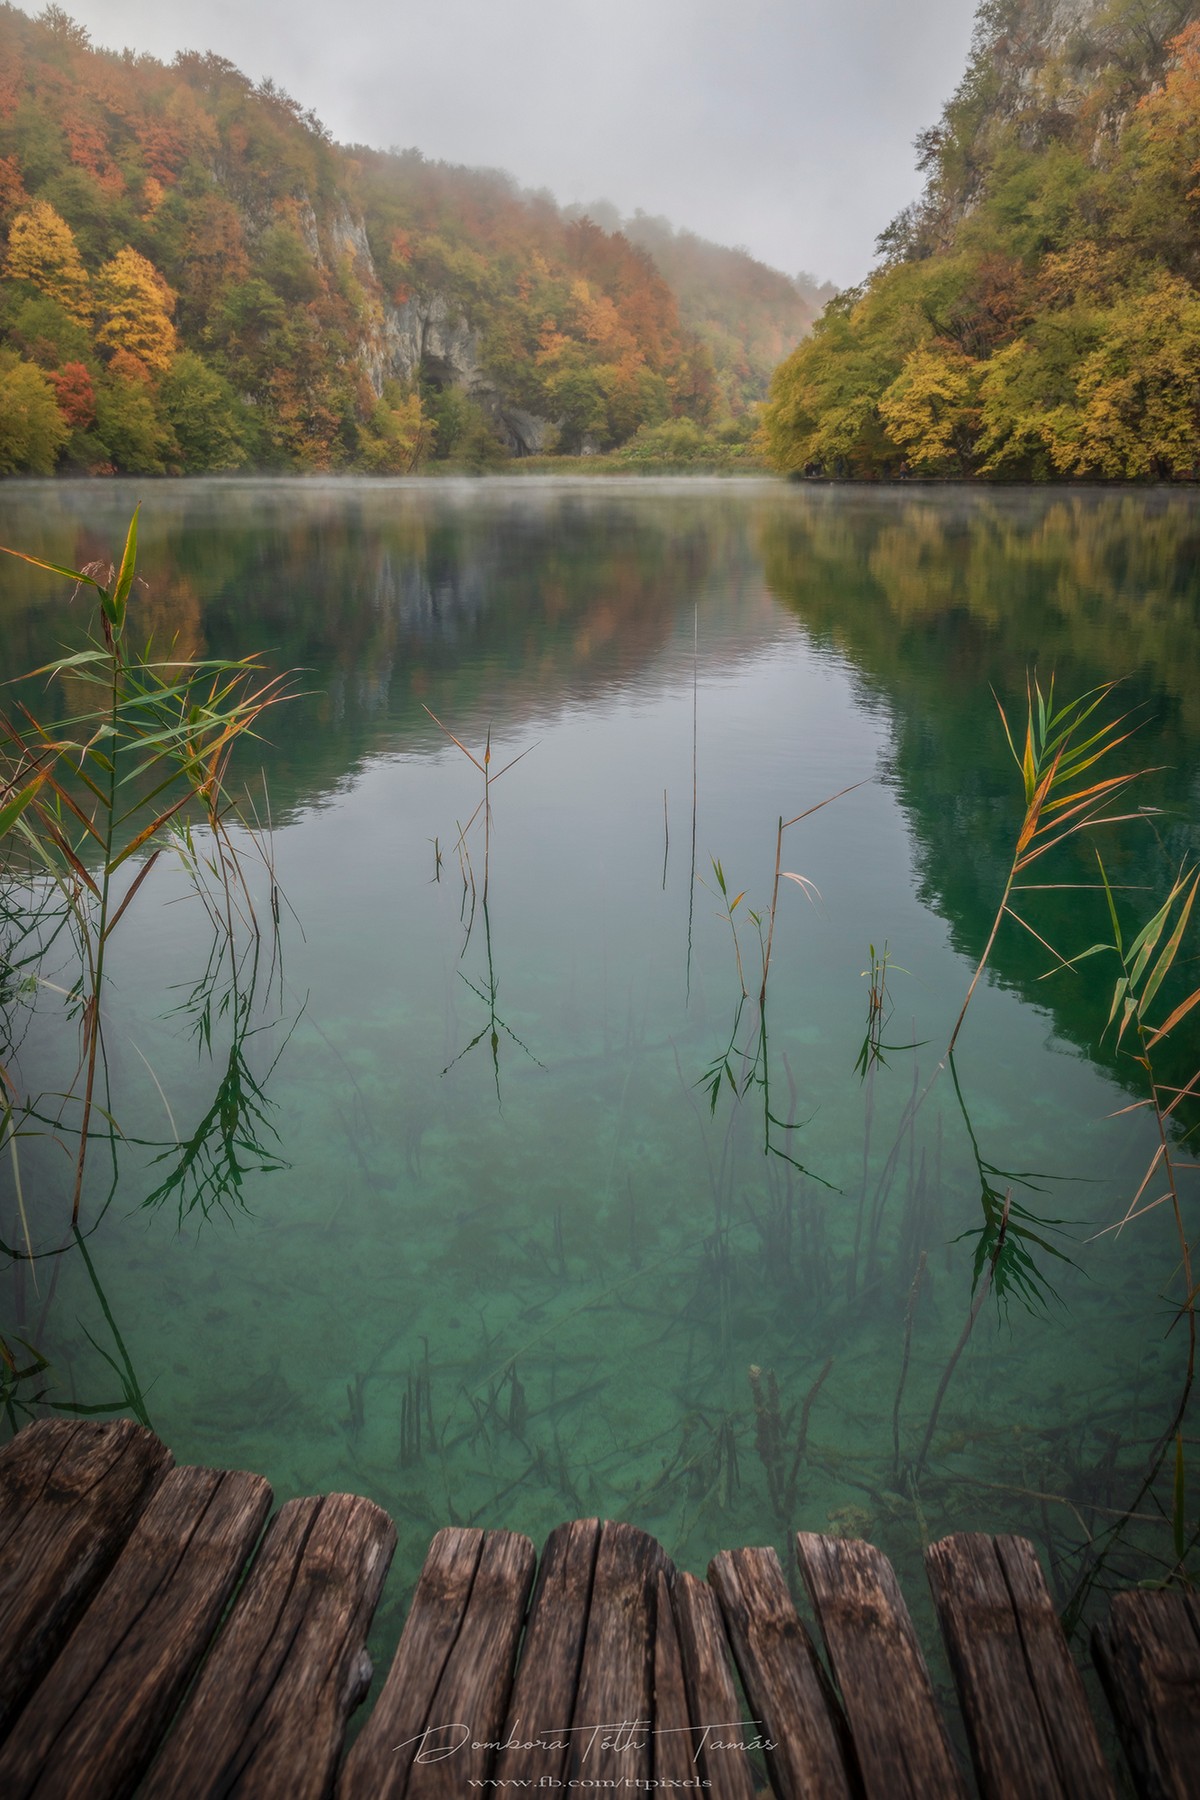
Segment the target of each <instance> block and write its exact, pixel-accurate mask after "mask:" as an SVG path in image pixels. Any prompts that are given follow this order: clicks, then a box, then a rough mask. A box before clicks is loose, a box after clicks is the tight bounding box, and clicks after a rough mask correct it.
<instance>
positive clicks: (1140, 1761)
mask: <svg viewBox="0 0 1200 1800" xmlns="http://www.w3.org/2000/svg"><path fill="white" fill-rule="evenodd" d="M270 1505H271V1493H270V1489H269V1488H268V1486H267V1484H266V1482H265V1481H264V1480H263V1479H262V1478H261V1477H260V1476H257V1475H247V1474H238V1473H232V1472H229V1471H216V1470H212V1469H199V1468H194V1469H193V1468H184V1469H179V1468H174V1467H173V1466H172V1459H171V1456H170V1453H169V1452H168V1451H167V1450H166V1448H165V1447H164V1446H163V1445H162V1444H160V1443H159V1442H158V1440H157V1439H156V1438H155V1437H153V1436H152V1435H151V1433H149V1432H148V1431H145V1430H143V1429H142V1428H141V1427H139V1426H137V1425H134V1424H132V1423H130V1422H129V1421H128V1420H118V1421H115V1422H105V1423H102V1424H96V1423H91V1422H85V1421H75V1420H72V1421H45V1422H39V1423H37V1424H33V1425H30V1426H28V1427H26V1429H25V1430H23V1431H22V1432H20V1433H19V1434H18V1436H17V1437H16V1438H15V1439H14V1440H13V1442H12V1443H11V1444H9V1445H8V1447H7V1448H6V1449H5V1450H4V1451H3V1453H0V1795H2V1796H3V1797H4V1800H25V1797H26V1796H29V1797H33V1796H36V1797H38V1800H75V1797H78V1800H107V1797H108V1796H110V1795H126V1794H133V1793H134V1792H135V1791H136V1792H137V1793H138V1794H139V1795H141V1796H144V1797H146V1800H208V1797H210V1796H234V1795H237V1796H246V1797H249V1796H254V1797H255V1800H258V1797H260V1796H261V1797H269V1800H276V1797H278V1800H309V1797H311V1800H318V1797H319V1796H326V1795H335V1794H336V1796H337V1797H338V1800H388V1797H391V1796H400V1795H405V1796H421V1797H424V1796H451V1795H456V1796H470V1795H472V1794H473V1793H476V1792H478V1791H480V1790H481V1789H483V1790H485V1791H491V1792H493V1793H494V1792H496V1791H497V1790H498V1789H502V1788H504V1787H508V1786H519V1787H534V1788H537V1789H538V1790H539V1791H544V1792H546V1793H553V1792H554V1791H555V1790H560V1791H564V1793H565V1790H567V1789H570V1788H574V1789H575V1790H576V1791H577V1792H578V1791H579V1790H581V1789H593V1790H595V1789H597V1788H599V1789H605V1790H610V1791H611V1790H616V1791H619V1792H625V1793H628V1794H629V1795H630V1796H635V1795H644V1794H647V1793H652V1792H660V1791H664V1790H670V1789H678V1790H682V1791H684V1792H688V1791H692V1790H699V1791H700V1792H701V1793H704V1794H707V1795H711V1796H713V1797H715V1800H750V1796H752V1795H753V1794H755V1793H756V1792H759V1791H762V1789H763V1787H764V1785H765V1784H769V1787H770V1790H771V1791H773V1792H774V1793H775V1794H778V1795H781V1796H785V1797H788V1800H792V1797H795V1800H801V1797H806V1800H807V1797H809V1796H815V1797H818V1800H824V1797H825V1796H830V1797H831V1800H832V1797H834V1796H851V1795H855V1796H861V1795H865V1796H870V1797H871V1800H909V1797H911V1800H940V1797H941V1796H962V1795H965V1794H966V1793H967V1792H968V1791H969V1786H968V1777H967V1776H965V1775H964V1772H963V1771H962V1770H961V1769H960V1767H959V1764H958V1759H957V1757H956V1754H955V1752H954V1749H953V1748H952V1745H951V1742H950V1738H949V1736H948V1734H947V1731H946V1728H945V1724H944V1722H943V1719H942V1717H941V1714H940V1712H939V1709H938V1705H937V1701H936V1699H935V1696H934V1692H933V1688H932V1686H931V1683H930V1679H929V1675H928V1673H927V1670H926V1667H925V1662H924V1658H923V1656H922V1654H921V1650H920V1647H919V1645H918V1643H917V1639H916V1636H915V1633H914V1631H913V1627H912V1624H911V1621H910V1619H909V1615H908V1610H907V1608H906V1606H905V1603H904V1600H903V1597H902V1595H901V1593H900V1590H899V1587H898V1585H897V1583H896V1579H895V1576H894V1575H893V1573H892V1569H891V1567H890V1565H889V1563H888V1562H887V1560H886V1558H885V1557H883V1556H882V1555H881V1554H880V1552H879V1551H877V1550H875V1549H873V1548H872V1547H871V1545H869V1544H866V1543H862V1542H856V1541H853V1540H846V1539H841V1538H829V1537H820V1536H817V1535H815V1534H812V1533H807V1532H802V1533H800V1534H799V1536H798V1538H797V1542H796V1553H797V1556H798V1558H799V1565H800V1570H801V1573H802V1574H803V1578H804V1581H805V1584H806V1586H807V1588H808V1591H809V1594H810V1596H811V1598H812V1603H813V1611H814V1614H815V1617H816V1619H817V1621H818V1624H819V1627H820V1633H821V1636H822V1638H823V1640H824V1649H825V1658H826V1660H825V1661H823V1660H822V1659H821V1658H820V1657H819V1656H818V1654H817V1651H816V1650H815V1648H814V1646H813V1644H812V1641H811V1640H810V1638H809V1635H808V1633H807V1631H806V1629H805V1627H804V1625H803V1623H802V1622H801V1620H800V1619H799V1617H798V1616H797V1614H796V1611H795V1609H794V1607H793V1605H792V1602H791V1599H790V1597H789V1594H788V1588H787V1583H786V1581H785V1579H784V1574H783V1570H782V1569H781V1567H780V1565H779V1561H778V1559H777V1557H776V1555H775V1553H774V1551H773V1550H726V1551H722V1552H721V1553H720V1555H718V1556H717V1557H716V1558H715V1559H714V1561H713V1563H712V1565H711V1567H710V1569H709V1577H708V1580H707V1582H704V1581H700V1580H698V1579H696V1577H694V1576H692V1575H687V1574H684V1573H682V1572H680V1571H677V1570H676V1569H675V1568H674V1567H673V1566H672V1564H671V1562H670V1560H669V1559H668V1557H667V1556H666V1554H665V1552H664V1551H663V1550H662V1548H661V1546H660V1545H658V1544H657V1543H656V1542H655V1541H654V1539H653V1538H651V1537H648V1536H647V1535H646V1534H645V1533H644V1532H640V1531H636V1530H634V1529H633V1528H632V1527H631V1526H628V1525H619V1524H601V1523H600V1522H599V1521H597V1520H594V1519H584V1520H576V1521H575V1522H573V1523H571V1524H567V1525H563V1526H560V1527H559V1529H558V1530H556V1531H554V1532H552V1533H551V1536H550V1538H549V1540H548V1541H547V1543H546V1545H545V1547H544V1549H543V1551H542V1555H541V1558H540V1562H539V1559H538V1558H537V1556H536V1554H535V1551H534V1547H533V1545H532V1544H531V1543H530V1541H529V1540H528V1539H527V1538H524V1537H520V1536H518V1535H516V1534H514V1533H511V1532H503V1531H488V1532H484V1531H468V1530H459V1529H450V1530H445V1531H441V1532H439V1533H438V1535H437V1537H436V1538H435V1539H434V1540H433V1544H432V1546H431V1548H430V1551H429V1555H428V1557H427V1559H426V1562H425V1567H424V1571H423V1573H422V1575H421V1578H420V1581H419V1583H418V1585H417V1589H416V1592H415V1594H414V1596H413V1602H412V1608H411V1611H410V1614H409V1618H408V1622H407V1625H406V1626H405V1629H404V1633H403V1636H402V1637H401V1640H400V1644H399V1648H398V1649H397V1652H396V1656H395V1660H394V1662H393V1664H392V1667H391V1671H390V1673H389V1675H388V1677H387V1680H386V1682H385V1684H384V1686H383V1689H382V1691H381V1693H380V1694H379V1696H378V1699H377V1700H376V1702H375V1705H374V1708H373V1710H372V1712H371V1714H370V1717H369V1718H368V1719H367V1722H366V1724H365V1726H364V1728H363V1730H362V1731H361V1733H360V1734H359V1736H358V1738H357V1741H356V1742H355V1744H354V1746H353V1748H352V1750H351V1751H350V1754H349V1755H348V1757H346V1758H345V1760H344V1761H343V1760H342V1747H343V1738H344V1733H345V1727H346V1721H347V1719H348V1717H349V1715H350V1713H351V1712H352V1710H353V1709H354V1708H355V1707H356V1706H357V1705H358V1704H359V1702H360V1701H361V1699H362V1697H363V1695H364V1693H365V1692H366V1688H367V1685H368V1682H369V1679H370V1664H369V1662H368V1659H367V1655H366V1649H365V1641H366V1633H367V1628H368V1625H369V1623H370V1619H371V1615H372V1613H373V1611H374V1608H375V1605H376V1603H377V1601H378V1598H379V1593H380V1589H381V1587H382V1584H383V1579H384V1575H385V1573H386V1570H387V1566H388V1562H389V1560H390V1558H391V1554H392V1550H393V1548H394V1544H395V1530H394V1528H393V1526H392V1523H391V1521H390V1519H389V1518H388V1517H387V1515H386V1514H385V1513H384V1512H382V1511H381V1510H380V1509H379V1507H377V1506H375V1505H373V1504H372V1503H371V1502H370V1501H368V1500H362V1499H356V1498H353V1497H351V1496H349V1495H344V1494H336V1495H332V1496H328V1497H326V1498H324V1499H314V1500H292V1501H289V1502H288V1504H287V1505H286V1506H283V1507H282V1508H280V1510H279V1511H278V1513H277V1514H276V1515H275V1516H274V1518H273V1519H271V1521H270V1523H269V1524H268V1523H267V1516H268V1513H269V1511H270ZM264 1526H265V1527H266V1529H265V1531H264V1529H263V1528H264ZM926 1560H927V1567H928V1574H929V1580H930V1583H931V1586H932V1589H933V1596H934V1601H935V1603H936V1608H937V1612H938V1617H939V1619H940V1621H941V1626H942V1631H943V1634H944V1636H945V1640H946V1645H947V1649H948V1652H949V1658H950V1664H951V1668H952V1670H953V1674H954V1680H955V1683H956V1686H957V1689H958V1694H959V1699H960V1703H961V1707H962V1713H963V1718H964V1720H965V1723H966V1731H967V1738H968V1741H969V1744H970V1752H971V1760H972V1763H973V1765H974V1778H975V1781H976V1783H977V1786H978V1791H979V1792H980V1793H981V1794H983V1795H984V1796H985V1797H987V1800H992V1797H993V1796H994V1797H995V1800H1025V1797H1026V1796H1028V1797H1029V1800H1034V1797H1035V1796H1036V1797H1037V1800H1053V1797H1056V1796H1063V1797H1064V1800H1066V1797H1069V1800H1085V1797H1087V1800H1092V1797H1093V1796H1100V1797H1109V1796H1111V1797H1112V1800H1115V1797H1116V1793H1117V1787H1116V1784H1115V1781H1114V1777H1113V1775H1112V1774H1111V1773H1110V1772H1109V1770H1108V1769H1107V1768H1106V1766H1105V1762H1104V1758H1103V1756H1102V1754H1101V1751H1100V1746H1099V1742H1098V1739H1097V1734H1096V1729H1095V1726H1094V1723H1093V1721H1092V1718H1091V1716H1090V1714H1089V1711H1088V1705H1087V1701H1086V1699H1085V1696H1084V1690H1083V1684H1082V1681H1081V1679H1080V1676H1079V1673H1078V1671H1077V1669H1076V1668H1075V1666H1074V1664H1073V1662H1072V1660H1071V1657H1070V1655H1069V1653H1068V1650H1067V1646H1066V1644H1065V1642H1064V1640H1063V1637H1062V1634H1061V1632H1060V1630H1059V1627H1058V1622H1057V1619H1056V1618H1055V1615H1054V1611H1053V1608H1052V1606H1051V1603H1050V1599H1049V1595H1048V1593H1047V1591H1046V1587H1045V1583H1044V1581H1043V1579H1042V1575H1041V1571H1040V1569H1039V1567H1038V1563H1037V1559H1036V1556H1035V1555H1034V1552H1033V1549H1032V1547H1031V1545H1029V1544H1028V1543H1026V1542H1025V1541H1024V1540H1022V1539H1020V1538H1012V1537H998V1538H990V1537H983V1536H975V1535H970V1536H958V1537H951V1538H946V1539H944V1540H943V1541H942V1542H941V1543H939V1544H934V1545H933V1546H932V1547H931V1548H930V1550H929V1551H928V1553H927V1559H926ZM1094 1649H1095V1653H1096V1659H1097V1663H1098V1666H1099V1668H1100V1672H1101V1675H1102V1678H1103V1680H1104V1684H1105V1687H1106V1690H1107V1692H1108V1695H1109V1698H1110V1700H1111V1702H1112V1705H1113V1710H1114V1714H1115V1718H1116V1722H1117V1727H1118V1731H1119V1733H1120V1737H1121V1741H1122V1743H1123V1745H1124V1748H1125V1752H1126V1755H1127V1757H1128V1760H1129V1765H1130V1769H1131V1771H1132V1775H1133V1781H1134V1785H1135V1788H1136V1791H1137V1792H1138V1793H1139V1794H1141V1795H1145V1796H1152V1797H1153V1800H1161V1797H1165V1796H1171V1797H1172V1800H1177V1797H1181V1796H1185V1795H1200V1602H1198V1600H1197V1597H1196V1596H1195V1595H1193V1594H1190V1593H1188V1594H1182V1593H1175V1592H1172V1593H1167V1592H1144V1593H1143V1592H1135V1593H1128V1594H1123V1595H1121V1596H1120V1597H1119V1598H1118V1599H1117V1600H1116V1601H1115V1602H1114V1604H1113V1607H1112V1611H1111V1616H1110V1619H1109V1622H1108V1624H1107V1626H1106V1628H1105V1629H1104V1630H1103V1631H1101V1632H1098V1633H1097V1634H1096V1636H1095V1639H1094ZM735 1670H736V1676H735V1673H734V1672H735ZM739 1681H740V1691H739V1687H738V1682H739Z"/></svg>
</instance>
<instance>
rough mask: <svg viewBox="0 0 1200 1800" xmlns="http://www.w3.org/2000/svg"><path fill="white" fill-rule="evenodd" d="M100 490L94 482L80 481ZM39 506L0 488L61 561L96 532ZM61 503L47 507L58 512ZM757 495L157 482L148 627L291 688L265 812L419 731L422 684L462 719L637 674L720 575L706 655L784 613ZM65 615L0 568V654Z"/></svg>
mask: <svg viewBox="0 0 1200 1800" xmlns="http://www.w3.org/2000/svg"><path fill="white" fill-rule="evenodd" d="M93 491H94V490H93ZM59 494H60V490H57V489H56V490H54V493H53V494H52V495H50V496H48V500H49V504H48V505H47V506H46V508H45V512H46V513H47V514H49V515H50V519H51V523H49V524H48V523H47V520H46V518H45V517H43V518H41V520H40V521H39V522H38V523H37V524H36V527H35V523H34V520H33V519H32V518H31V517H26V516H25V513H24V512H23V510H22V508H21V506H20V505H19V503H17V502H12V503H9V504H8V505H7V506H6V513H7V514H8V516H9V518H10V521H11V522H10V523H8V524H6V526H5V533H6V534H7V536H8V538H9V539H10V540H15V539H17V538H20V541H22V542H26V541H31V540H32V542H33V547H34V550H35V552H36V553H45V554H46V555H48V556H50V557H52V559H53V560H58V561H62V560H69V559H70V557H71V556H72V555H74V556H86V555H87V554H88V552H89V551H94V548H95V544H96V540H97V533H96V531H95V529H94V528H93V527H92V526H91V525H90V524H84V523H83V522H81V521H80V520H79V519H77V518H76V517H75V516H74V509H75V499H76V496H74V495H73V494H72V491H71V490H70V489H66V490H63V498H61V499H60V498H59ZM56 502H57V507H58V517H57V519H56V520H55V519H54V513H55V510H56V507H55V503H56ZM751 520H752V509H751V508H750V507H748V506H747V504H746V501H745V497H744V496H740V495H738V494H737V493H736V492H733V493H729V492H721V491H719V490H716V489H714V488H712V487H705V488H704V489H703V492H702V493H696V494H683V495H680V494H678V493H676V494H675V495H674V496H673V497H672V499H671V501H670V502H669V503H664V502H663V501H662V499H661V497H660V496H659V495H658V494H657V493H655V492H654V491H653V490H651V491H649V492H648V493H643V494H642V495H641V496H640V497H637V496H632V497H623V496H622V495H621V494H619V493H616V492H614V491H612V490H611V489H608V488H605V489H599V488H597V487H593V488H591V489H589V490H588V491H587V492H586V493H584V492H580V491H579V490H576V489H571V488H556V489H550V490H548V489H539V488H538V487H537V486H536V485H535V484H531V483H522V484H519V485H517V486H516V491H515V492H514V487H513V486H509V487H508V488H506V489H505V490H502V491H500V492H497V491H496V490H493V489H490V488H488V487H487V486H485V485H484V484H471V485H470V486H469V487H467V488H466V489H464V490H461V491H460V490H458V489H456V488H455V487H454V486H453V485H452V484H449V483H447V484H441V483H439V484H427V485H426V486H424V487H421V488H418V487H411V488H399V487H391V486H386V487H385V486H374V487H372V486H365V485H363V484H351V483H347V484H345V486H339V485H337V484H331V485H330V486H328V487H316V488H311V489H310V488H309V487H308V486H306V485H305V486H302V485H301V484H299V483H291V484H287V485H286V486H285V485H284V484H279V485H274V484H270V483H261V484H245V485H239V484H232V483H231V484H221V485H215V486H211V487H200V486H196V487H190V488H188V489H186V490H180V491H179V493H178V496H177V497H176V493H175V491H174V490H172V491H171V492H170V493H166V494H165V495H164V499H163V502H162V504H161V505H156V506H155V507H153V508H149V509H148V510H147V518H146V520H145V523H144V526H143V566H144V567H145V568H146V569H147V571H148V572H149V584H150V588H151V590H152V591H153V592H155V593H156V594H157V595H159V596H160V598H159V599H158V601H157V602H156V606H157V611H156V614H155V619H154V625H155V638H156V641H159V642H163V641H166V639H168V638H169V637H170V635H171V633H172V631H175V630H178V631H179V632H180V634H181V642H182V644H183V646H184V647H185V648H189V649H190V648H192V647H193V646H200V645H203V646H204V647H205V649H206V650H207V653H209V654H213V655H227V656H236V655H241V654H248V653H250V652H254V653H258V652H259V651H263V652H266V653H267V654H269V657H270V660H271V662H272V664H273V666H276V667H279V668H288V669H291V668H295V669H299V670H302V671H303V672H304V673H303V678H302V682H301V686H302V687H303V688H304V689H305V690H306V697H305V698H302V699H301V700H300V701H299V702H298V703H296V704H295V705H294V706H293V707H292V708H291V709H290V714H289V717H288V718H287V719H286V720H281V721H278V722H274V723H273V728H272V731H271V733H270V734H269V737H270V739H271V740H272V741H271V742H268V743H265V744H264V745H263V746H262V751H263V762H264V764H265V767H266V770H267V774H268V777H269V780H270V784H271V790H272V797H273V804H274V806H275V810H276V816H277V818H278V817H279V816H281V815H282V814H284V813H286V811H287V810H288V809H289V808H290V807H291V806H292V805H294V804H297V803H303V802H304V801H306V800H308V799H310V798H311V797H312V796H313V794H314V793H319V792H322V791H327V790H328V789H329V788H330V787H333V786H335V785H337V783H338V782H339V781H340V780H341V779H343V778H344V776H345V774H346V772H347V770H348V769H350V768H352V767H354V766H355V764H356V763H357V762H359V761H360V760H361V758H362V757H363V756H364V755H366V754H369V753H370V752H371V751H372V750H374V749H377V748H387V749H395V748H397V747H398V746H400V745H403V746H404V747H407V748H413V747H417V746H419V747H421V748H426V747H429V746H430V745H432V744H433V743H435V742H436V732H435V731H434V730H433V728H432V727H431V726H430V724H429V721H428V720H427V718H426V717H425V715H424V713H423V712H422V711H421V704H420V703H421V702H422V701H424V700H426V699H430V698H434V700H435V704H437V705H438V706H439V709H444V710H445V711H446V712H447V713H452V714H453V716H454V718H455V719H456V720H457V721H458V722H459V724H460V725H461V727H462V729H464V730H465V731H467V732H468V733H469V734H470V735H471V736H472V737H473V738H479V737H482V735H483V733H484V731H485V730H486V729H487V727H488V725H489V724H490V725H494V726H496V727H497V728H502V727H504V726H508V727H510V728H511V727H512V726H513V725H515V724H520V723H524V722H528V721H530V720H533V719H536V718H538V717H545V716H546V715H547V714H553V713H554V712H556V711H557V710H558V709H559V708H561V707H562V706H564V705H569V704H576V703H579V702H581V701H582V702H586V701H587V699H588V698H589V696H591V695H593V694H596V693H599V692H602V691H604V690H605V689H607V688H609V687H611V686H612V685H613V684H614V683H624V682H629V681H637V680H639V679H641V678H643V677H644V675H645V672H646V671H647V669H649V668H651V667H652V666H653V665H654V663H655V662H656V660H658V659H659V658H661V657H662V656H663V654H664V652H665V651H667V650H668V649H669V647H670V645H671V644H672V642H673V640H674V638H675V637H676V636H677V635H678V632H679V630H680V629H681V627H680V624H679V621H680V619H681V618H683V616H684V615H685V614H686V623H687V628H688V638H689V645H690V635H691V616H692V608H693V606H694V605H695V604H696V603H697V602H698V601H699V603H700V604H703V602H704V599H705V597H706V596H707V595H709V594H712V595H714V596H716V595H720V596H721V600H722V606H723V607H724V606H725V605H726V603H727V598H728V596H730V595H736V596H739V598H738V600H737V601H736V602H735V607H736V612H737V617H736V621H735V622H734V623H732V624H731V623H730V622H723V623H722V625H721V626H720V628H719V630H718V632H717V633H716V634H715V637H714V641H713V642H712V643H711V644H710V645H709V647H708V654H709V655H710V656H712V657H713V658H714V659H716V660H718V661H721V662H724V661H726V660H728V659H729V658H730V657H734V656H737V655H739V654H741V653H743V651H744V650H745V649H746V648H748V647H751V646H750V645H748V644H747V643H746V642H744V641H742V642H739V638H738V635H737V634H738V632H739V631H742V632H744V634H745V637H746V638H749V639H752V640H754V641H755V642H758V641H761V638H762V636H763V634H764V630H765V631H767V632H772V631H773V630H775V629H777V626H776V625H773V623H772V620H771V611H772V609H770V607H769V605H768V604H766V603H765V602H764V597H763V595H762V590H761V583H760V581H759V580H758V579H757V566H756V562H757V559H756V554H755V550H754V546H753V542H752V524H751ZM58 626H59V619H58V617H57V616H56V614H55V612H54V610H53V609H52V608H50V607H49V606H46V605H44V604H42V601H41V597H40V594H32V595H31V593H30V591H29V586H28V583H27V582H25V581H16V580H13V579H12V578H11V577H9V576H8V575H7V572H6V571H3V570H0V633H2V635H3V638H4V642H5V661H6V662H9V663H10V664H11V666H12V667H13V668H14V669H18V668H22V667H34V666H37V665H38V664H39V663H41V662H44V661H46V660H47V658H48V657H49V656H51V655H53V654H54V653H55V651H56V649H57V647H58V637H59V630H58Z"/></svg>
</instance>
